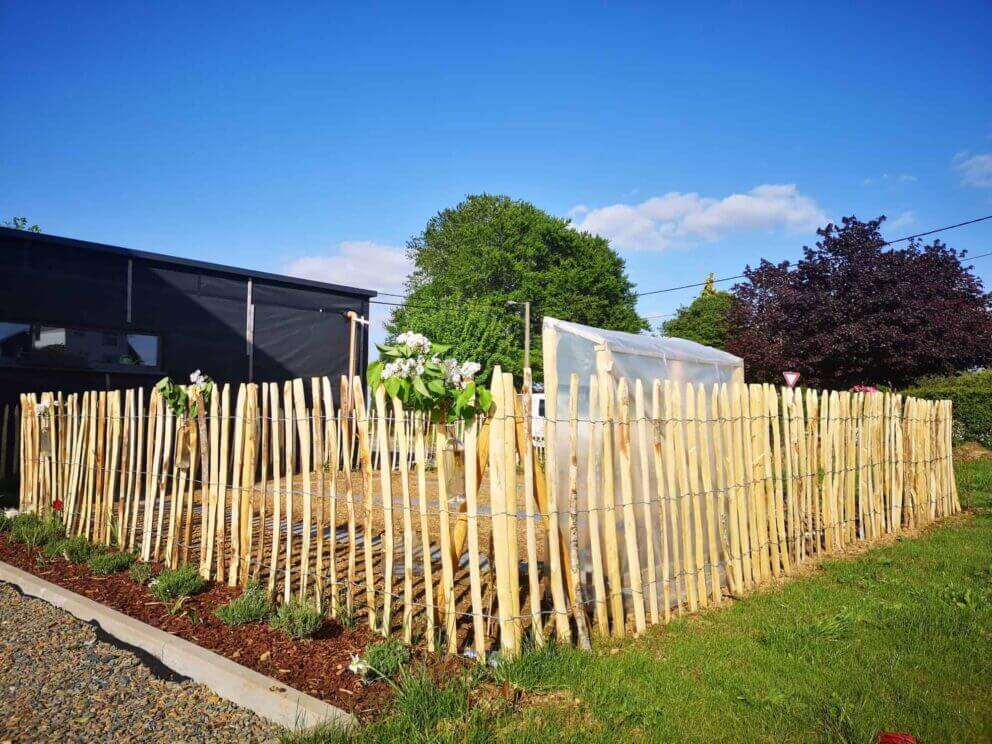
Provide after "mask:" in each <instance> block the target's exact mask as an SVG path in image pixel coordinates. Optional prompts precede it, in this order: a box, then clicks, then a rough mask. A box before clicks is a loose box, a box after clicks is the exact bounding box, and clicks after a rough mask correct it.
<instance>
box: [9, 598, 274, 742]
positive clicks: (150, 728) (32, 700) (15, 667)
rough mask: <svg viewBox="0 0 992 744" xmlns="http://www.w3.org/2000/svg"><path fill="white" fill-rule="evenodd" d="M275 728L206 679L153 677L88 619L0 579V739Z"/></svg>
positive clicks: (155, 736)
mask: <svg viewBox="0 0 992 744" xmlns="http://www.w3.org/2000/svg"><path fill="white" fill-rule="evenodd" d="M280 731H281V729H280V728H279V727H278V726H276V725H274V724H271V723H268V722H267V721H264V720H263V719H261V718H258V717H257V716H256V715H255V714H254V713H252V712H250V711H247V710H244V709H242V708H238V707H237V706H236V705H234V704H233V703H229V702H227V701H226V700H224V699H222V698H220V697H218V696H217V695H214V694H213V693H212V692H211V691H210V690H209V689H207V688H206V687H203V686H201V685H198V684H196V683H194V682H190V681H186V682H172V681H167V680H165V679H162V678H160V677H157V676H156V675H155V674H153V673H152V671H151V670H150V669H149V668H148V667H146V666H145V665H144V664H142V663H141V662H140V661H139V660H138V658H137V657H136V656H135V655H134V654H132V653H131V652H129V651H124V650H122V649H119V648H116V647H115V646H112V645H110V644H108V643H104V642H102V641H99V640H97V638H96V631H95V630H94V628H93V627H92V626H90V625H87V624H86V623H82V622H80V621H79V620H77V619H76V618H74V617H72V616H71V615H69V614H67V613H65V612H63V611H62V610H59V609H56V608H55V607H52V606H51V605H50V604H48V603H47V602H43V601H41V600H39V599H33V598H30V597H25V596H23V595H21V593H20V592H18V591H17V590H16V589H14V588H13V587H11V586H10V585H8V584H3V583H0V744H6V742H14V741H32V742H35V741H52V742H55V741H57V742H104V741H106V742H110V741H114V742H117V741H140V742H158V741H161V742H201V741H203V742H205V741H211V742H214V741H217V742H221V741H231V742H233V741H237V742H256V741H272V740H275V739H276V738H277V737H278V735H279V732H280Z"/></svg>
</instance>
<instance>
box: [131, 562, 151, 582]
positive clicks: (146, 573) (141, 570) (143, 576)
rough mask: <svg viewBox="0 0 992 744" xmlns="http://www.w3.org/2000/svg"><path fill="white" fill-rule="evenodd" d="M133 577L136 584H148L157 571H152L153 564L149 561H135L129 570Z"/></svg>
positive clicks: (132, 579)
mask: <svg viewBox="0 0 992 744" xmlns="http://www.w3.org/2000/svg"><path fill="white" fill-rule="evenodd" d="M128 575H129V576H130V577H131V581H133V582H134V583H135V584H147V583H148V582H149V581H151V580H152V576H154V575H155V573H154V572H153V571H152V567H151V565H149V564H148V563H134V564H132V565H131V570H130V571H129V572H128Z"/></svg>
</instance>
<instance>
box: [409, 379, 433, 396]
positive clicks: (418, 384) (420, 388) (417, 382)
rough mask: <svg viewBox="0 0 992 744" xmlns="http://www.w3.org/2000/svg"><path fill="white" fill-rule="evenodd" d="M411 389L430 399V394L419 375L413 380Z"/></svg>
mask: <svg viewBox="0 0 992 744" xmlns="http://www.w3.org/2000/svg"><path fill="white" fill-rule="evenodd" d="M413 389H414V390H416V391H417V392H418V393H420V394H421V395H422V396H423V397H425V398H430V397H431V393H430V391H429V390H428V389H427V386H426V385H425V384H424V381H423V380H421V379H420V377H419V375H418V376H417V377H414V378H413Z"/></svg>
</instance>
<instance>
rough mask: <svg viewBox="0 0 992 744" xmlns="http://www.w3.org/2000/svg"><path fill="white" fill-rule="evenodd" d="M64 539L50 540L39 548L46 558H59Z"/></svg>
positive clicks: (63, 548) (62, 552)
mask: <svg viewBox="0 0 992 744" xmlns="http://www.w3.org/2000/svg"><path fill="white" fill-rule="evenodd" d="M65 542H66V541H65V540H50V541H49V542H48V543H46V544H45V547H43V548H42V549H41V554H42V555H43V556H45V557H46V558H61V557H62V556H63V554H64V552H65Z"/></svg>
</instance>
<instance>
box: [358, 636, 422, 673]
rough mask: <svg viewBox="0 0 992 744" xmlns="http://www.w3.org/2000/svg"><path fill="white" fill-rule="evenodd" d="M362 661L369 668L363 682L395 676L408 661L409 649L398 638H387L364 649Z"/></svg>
mask: <svg viewBox="0 0 992 744" xmlns="http://www.w3.org/2000/svg"><path fill="white" fill-rule="evenodd" d="M362 660H363V661H364V662H365V663H366V664H367V665H368V667H369V672H368V673H367V674H366V675H365V680H366V681H367V682H371V681H372V680H375V679H378V678H379V677H392V676H393V675H394V674H396V672H398V671H399V670H400V667H401V666H403V665H404V664H405V663H406V662H408V661H409V660H410V649H409V648H407V647H406V644H404V643H403V642H402V641H401V640H399V639H398V638H387V639H386V640H384V641H379V642H378V643H373V644H370V645H369V646H368V647H366V649H365V654H364V656H363V657H362Z"/></svg>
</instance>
